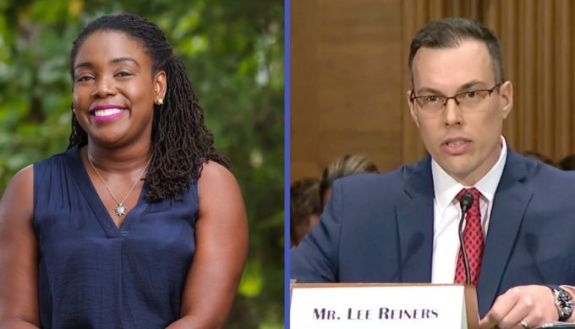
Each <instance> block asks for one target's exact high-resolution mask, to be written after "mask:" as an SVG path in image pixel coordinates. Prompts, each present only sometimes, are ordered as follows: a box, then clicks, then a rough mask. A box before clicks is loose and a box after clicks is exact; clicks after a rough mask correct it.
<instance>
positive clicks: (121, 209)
mask: <svg viewBox="0 0 575 329" xmlns="http://www.w3.org/2000/svg"><path fill="white" fill-rule="evenodd" d="M151 160H152V157H150V159H149V160H148V162H146V165H145V166H144V168H143V169H142V172H141V173H140V176H139V177H138V179H136V181H135V182H134V184H132V187H131V188H130V190H129V191H128V193H126V195H125V196H124V198H123V199H122V201H118V199H117V198H116V196H115V195H114V193H112V190H111V189H110V187H109V186H108V184H107V183H106V181H105V180H104V178H103V177H102V175H101V174H100V171H99V170H98V168H96V166H94V162H92V158H91V157H90V154H88V162H89V163H90V166H91V167H92V169H94V172H95V173H96V175H97V176H98V178H99V179H100V181H102V183H103V184H104V187H105V188H106V190H107V191H108V194H110V196H111V197H112V199H114V202H116V207H115V208H114V212H115V213H116V215H117V216H118V217H122V216H124V215H125V214H126V212H127V211H128V208H126V206H125V205H124V202H126V200H127V199H128V197H129V196H130V194H132V191H134V188H136V185H138V182H139V181H140V180H142V177H144V173H145V172H146V169H148V165H150V161H151Z"/></svg>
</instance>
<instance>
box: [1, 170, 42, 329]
mask: <svg viewBox="0 0 575 329" xmlns="http://www.w3.org/2000/svg"><path fill="white" fill-rule="evenodd" d="M33 179H34V178H33V168H32V166H29V167H26V168H24V169H22V170H21V171H20V172H19V173H17V174H16V175H15V176H14V178H12V181H11V182H10V184H9V185H8V187H7V188H6V191H5V193H4V196H3V197H2V200H0V328H2V329H32V328H39V321H38V291H37V286H38V283H37V272H38V264H37V261H38V253H37V243H36V237H35V234H34V228H33V225H32V215H33V210H34V204H33V202H34V200H33V199H34V197H33V189H34V188H33Z"/></svg>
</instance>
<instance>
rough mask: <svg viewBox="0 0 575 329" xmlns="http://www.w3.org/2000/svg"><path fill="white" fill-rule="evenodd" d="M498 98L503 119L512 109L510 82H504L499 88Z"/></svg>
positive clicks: (511, 85)
mask: <svg viewBox="0 0 575 329" xmlns="http://www.w3.org/2000/svg"><path fill="white" fill-rule="evenodd" d="M499 97H500V100H501V105H502V106H501V111H502V113H501V114H502V116H503V119H505V118H507V116H508V115H509V113H511V110H512V109H513V84H512V83H511V81H505V82H504V83H503V84H501V86H500V87H499Z"/></svg>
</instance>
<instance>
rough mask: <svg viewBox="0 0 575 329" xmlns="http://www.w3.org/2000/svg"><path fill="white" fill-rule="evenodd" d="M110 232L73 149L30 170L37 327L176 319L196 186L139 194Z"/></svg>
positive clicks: (112, 327) (189, 254)
mask: <svg viewBox="0 0 575 329" xmlns="http://www.w3.org/2000/svg"><path fill="white" fill-rule="evenodd" d="M145 189H146V186H144V190H143V191H142V195H141V196H140V199H139V200H138V203H137V205H136V206H135V207H134V208H133V209H130V210H129V213H128V215H127V216H126V218H125V220H124V223H123V224H122V226H121V227H120V228H118V227H117V226H116V225H115V224H114V222H113V220H112V218H110V215H109V214H108V212H107V210H106V209H105V207H104V205H103V203H102V202H101V200H100V198H99V197H98V194H97V193H96V190H95V188H94V186H93V185H92V182H91V181H90V178H89V176H88V173H87V172H86V170H85V168H84V166H83V164H82V162H81V159H80V155H79V150H78V148H72V149H70V150H68V151H67V152H65V153H61V154H58V155H55V156H53V157H51V158H49V159H47V160H44V161H41V162H38V163H36V164H34V228H35V232H36V237H37V240H38V250H39V260H38V261H39V263H38V271H39V272H38V301H39V310H40V323H41V328H42V329H80V328H82V329H91V328H93V329H96V328H101V329H119V328H122V329H131V328H134V329H136V328H137V329H158V328H165V327H166V326H168V325H169V324H170V323H172V322H174V321H175V320H177V319H178V317H179V314H180V305H181V298H182V292H183V288H184V285H185V281H186V277H187V274H188V270H189V268H190V265H191V263H192V260H193V256H194V251H195V237H194V233H195V231H194V225H195V221H196V219H197V216H198V194H197V184H195V183H194V184H193V185H192V186H191V187H190V189H189V190H188V191H186V192H185V193H182V194H181V200H180V198H178V200H175V199H169V200H164V201H162V202H158V203H149V202H147V201H146V200H145V199H144V198H143V196H144V194H145Z"/></svg>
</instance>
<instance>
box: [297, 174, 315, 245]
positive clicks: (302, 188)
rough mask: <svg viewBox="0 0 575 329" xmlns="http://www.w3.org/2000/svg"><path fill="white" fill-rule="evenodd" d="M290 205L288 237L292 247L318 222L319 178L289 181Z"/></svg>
mask: <svg viewBox="0 0 575 329" xmlns="http://www.w3.org/2000/svg"><path fill="white" fill-rule="evenodd" d="M290 207H291V211H290V237H291V246H292V247H293V246H297V245H298V243H299V242H300V241H301V240H302V239H303V238H304V237H305V236H306V234H307V233H308V232H309V231H310V230H311V229H312V227H314V226H315V225H316V224H317V223H319V216H320V214H321V203H320V200H319V179H318V178H311V177H306V178H302V179H300V180H296V181H294V182H293V183H291V186H290Z"/></svg>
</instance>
